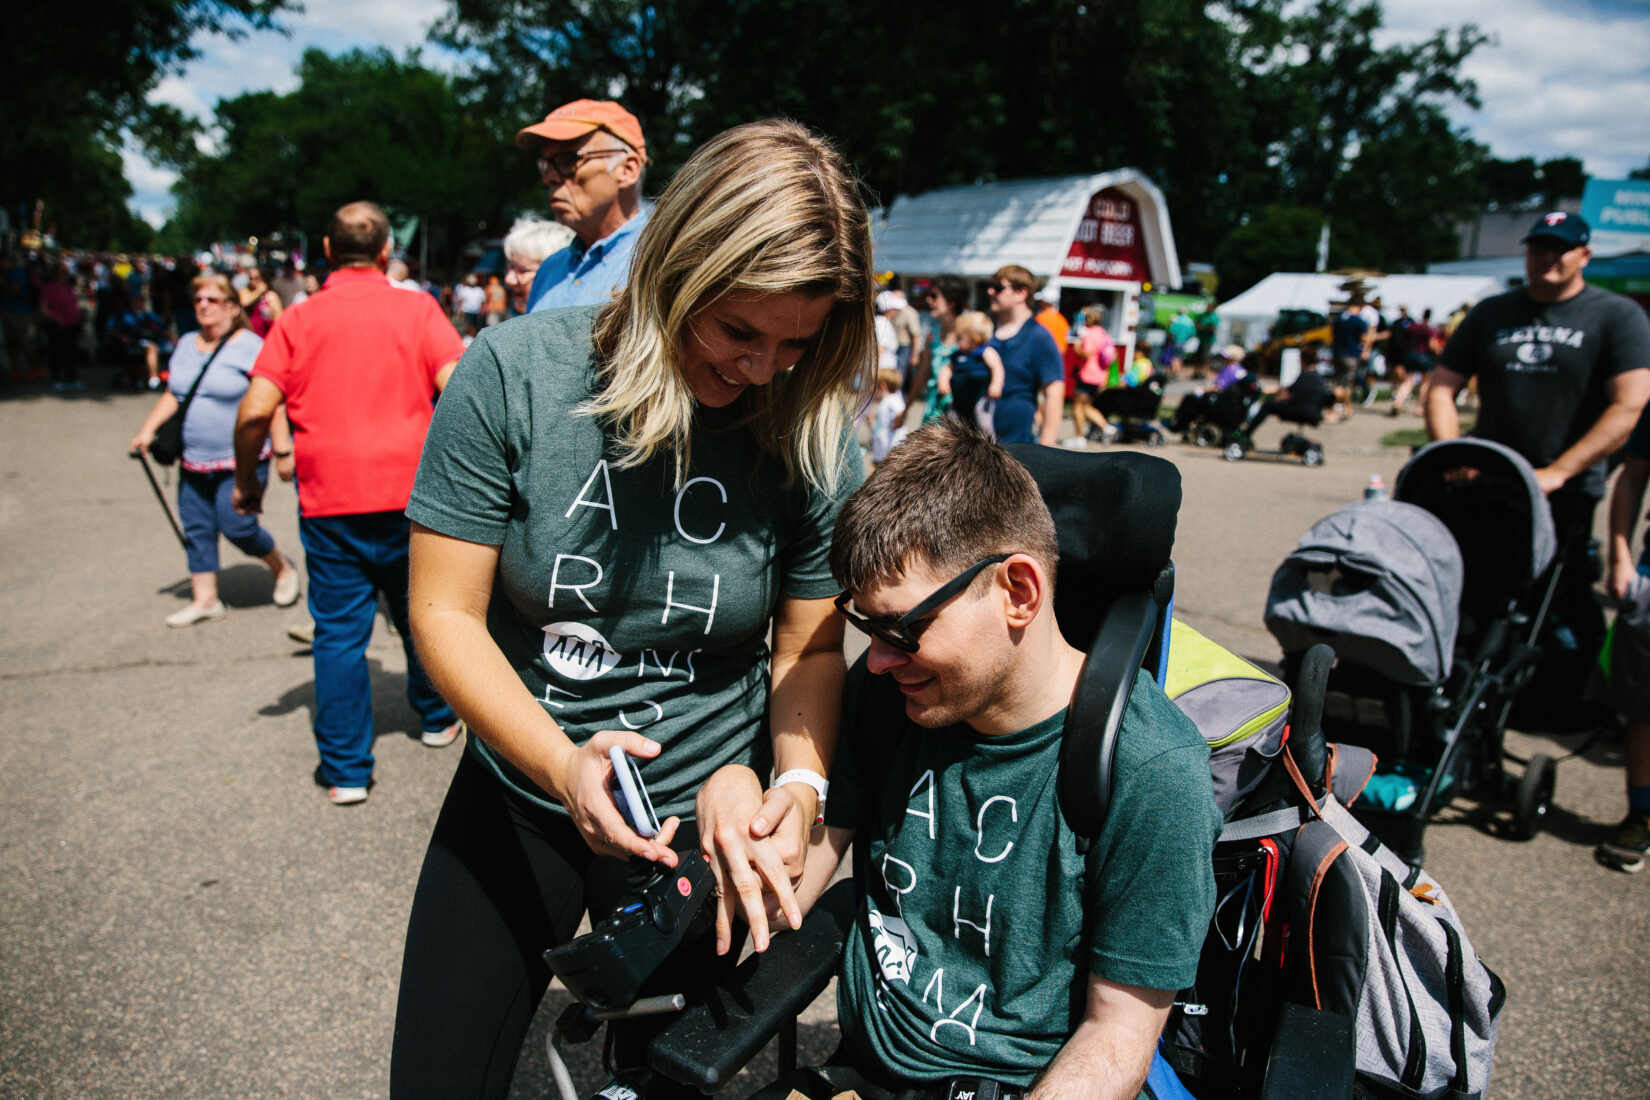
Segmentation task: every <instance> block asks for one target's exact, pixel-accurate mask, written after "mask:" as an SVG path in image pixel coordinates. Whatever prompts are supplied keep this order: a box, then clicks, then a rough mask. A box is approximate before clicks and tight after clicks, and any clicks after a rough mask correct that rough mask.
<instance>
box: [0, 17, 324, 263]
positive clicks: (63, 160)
mask: <svg viewBox="0 0 1650 1100" xmlns="http://www.w3.org/2000/svg"><path fill="white" fill-rule="evenodd" d="M294 6H295V5H294V3H293V0H97V2H94V3H92V4H91V5H90V6H89V7H81V8H77V9H74V10H72V11H65V10H59V9H57V8H55V7H53V6H51V5H49V4H23V5H19V6H18V7H17V8H16V9H15V10H12V11H11V12H10V14H9V15H8V16H7V33H6V34H5V35H4V36H3V37H0V73H4V77H3V79H4V81H5V101H6V106H7V119H6V125H5V126H4V127H0V164H4V165H5V166H6V171H5V173H4V176H3V177H0V202H3V203H4V204H5V207H6V208H7V209H8V210H10V211H12V212H13V213H18V212H21V211H24V210H28V209H32V207H33V205H34V203H35V202H37V201H41V202H44V204H45V219H46V224H48V225H50V224H54V223H55V224H56V225H57V227H58V231H59V235H60V237H61V239H64V240H66V241H68V242H69V243H71V244H85V245H89V246H92V247H101V246H110V245H127V246H137V245H141V244H143V243H145V241H144V240H143V239H142V238H144V237H145V235H146V233H147V230H146V228H140V225H141V223H140V222H139V221H138V220H137V219H136V218H134V217H132V216H131V214H130V212H129V211H128V210H127V209H126V202H127V200H128V199H129V198H130V196H131V189H130V186H129V185H128V184H127V182H126V180H125V176H124V173H123V172H122V170H121V166H120V157H119V150H120V148H121V146H122V144H123V143H124V142H125V141H126V140H127V139H128V138H130V139H131V140H132V141H133V142H135V143H137V144H139V145H142V146H144V147H145V148H146V149H147V150H148V151H149V152H150V153H151V155H153V156H155V157H156V158H157V159H159V160H161V161H163V162H170V163H174V164H175V163H177V162H178V161H179V160H180V159H183V158H186V157H187V156H188V155H189V153H190V151H191V149H192V144H193V143H192V138H193V127H192V126H191V124H190V123H189V122H188V120H186V119H184V118H183V116H182V115H180V114H179V113H178V112H177V111H176V110H173V109H171V108H167V107H163V106H156V105H151V104H150V103H148V102H147V96H148V94H149V92H150V91H152V90H153V89H154V87H155V85H156V84H157V83H159V81H160V79H161V77H162V76H164V75H165V74H166V73H167V72H173V71H177V70H179V69H180V68H181V67H182V65H183V64H184V63H186V62H187V61H189V60H191V59H192V58H194V57H195V56H197V54H198V48H197V47H196V46H195V45H194V44H193V41H194V39H195V36H196V35H199V34H212V33H216V34H222V35H226V36H228V37H230V38H238V37H242V36H244V35H245V34H246V33H247V32H248V31H249V30H252V29H267V28H272V27H275V26H276V22H275V20H276V17H277V16H278V15H279V13H280V12H281V11H283V10H284V9H288V8H291V7H294Z"/></svg>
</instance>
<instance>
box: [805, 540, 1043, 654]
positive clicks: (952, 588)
mask: <svg viewBox="0 0 1650 1100" xmlns="http://www.w3.org/2000/svg"><path fill="white" fill-rule="evenodd" d="M1012 556H1013V555H1011V554H996V555H994V556H992V557H989V558H986V559H985V560H984V561H979V562H975V563H974V564H973V565H970V566H969V567H968V568H967V569H964V570H963V571H962V572H961V573H958V574H957V575H956V576H955V577H952V578H951V579H950V580H948V581H946V582H945V583H944V584H942V585H940V586H939V587H938V588H936V589H934V591H933V593H932V594H931V595H929V596H928V598H927V599H925V600H923V601H922V602H921V603H919V604H917V606H915V607H913V608H912V609H911V610H909V611H907V612H906V613H905V614H903V615H901V616H900V617H899V618H897V619H870V618H866V617H865V616H864V615H861V614H860V613H859V612H857V611H850V610H849V609H848V602H849V600H850V598H851V596H850V594H849V593H847V592H844V593H843V594H842V595H840V596H838V597H837V598H836V609H837V610H838V611H840V612H842V617H843V618H844V619H847V620H848V621H849V622H851V623H853V624H854V625H855V626H857V627H858V628H859V629H861V630H863V631H865V633H867V634H869V635H871V637H873V638H877V639H879V640H881V641H884V642H887V643H888V644H889V645H891V646H893V647H894V648H895V649H898V650H900V651H902V652H905V653H915V652H916V651H917V645H918V643H919V639H920V638H921V637H922V632H923V630H924V629H926V628H927V626H928V624H927V623H925V622H921V621H920V620H921V619H924V618H926V617H927V616H929V615H932V614H933V613H934V612H935V611H937V610H939V607H940V605H941V604H943V603H945V602H946V601H947V600H949V599H951V597H953V596H955V595H956V594H957V593H958V592H961V591H962V590H963V589H964V588H967V587H968V585H969V583H970V582H971V581H973V579H974V578H975V577H976V576H978V575H979V573H980V570H982V569H984V568H985V567H986V566H988V565H996V564H997V563H998V562H1001V561H1007V560H1008V559H1009V558H1010V557H1012Z"/></svg>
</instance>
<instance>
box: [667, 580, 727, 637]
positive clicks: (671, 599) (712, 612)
mask: <svg viewBox="0 0 1650 1100" xmlns="http://www.w3.org/2000/svg"><path fill="white" fill-rule="evenodd" d="M721 591H722V574H720V573H714V574H712V575H711V585H710V606H709V607H696V606H695V605H693V604H690V603H677V602H676V598H675V596H676V570H674V569H672V570H671V571H670V572H669V573H667V574H666V575H665V613H664V614H663V615H661V616H659V625H660V626H664V625H665V624H667V623H669V622H670V609H671V608H673V607H679V608H681V609H682V610H683V611H697V612H699V613H700V614H702V615H704V616H705V633H706V634H709V633H710V628H711V624H712V623H714V622H715V621H716V601H717V598H718V597H719V596H720V594H721Z"/></svg>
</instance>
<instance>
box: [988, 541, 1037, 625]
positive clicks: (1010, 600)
mask: <svg viewBox="0 0 1650 1100" xmlns="http://www.w3.org/2000/svg"><path fill="white" fill-rule="evenodd" d="M997 576H998V583H999V584H1001V585H1002V586H1003V590H1004V595H1005V597H1006V599H1007V604H1008V608H1007V610H1008V625H1009V626H1010V627H1011V628H1014V629H1022V628H1024V627H1027V626H1030V625H1031V622H1032V620H1033V619H1035V618H1037V615H1038V613H1040V612H1041V611H1042V609H1043V604H1044V603H1045V602H1047V600H1048V595H1049V592H1048V578H1047V577H1045V576H1044V575H1043V570H1042V567H1041V566H1039V565H1038V564H1037V561H1036V559H1035V558H1033V557H1031V556H1030V555H1028V554H1015V555H1014V556H1012V557H1010V558H1009V559H1008V560H1007V561H1005V562H1003V564H1002V568H1001V570H999V572H998V574H997Z"/></svg>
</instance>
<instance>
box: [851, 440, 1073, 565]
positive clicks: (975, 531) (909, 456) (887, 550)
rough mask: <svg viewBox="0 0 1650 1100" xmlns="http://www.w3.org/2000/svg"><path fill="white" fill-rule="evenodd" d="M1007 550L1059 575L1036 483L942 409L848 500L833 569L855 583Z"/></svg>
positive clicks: (965, 561) (1004, 453) (1056, 551)
mask: <svg viewBox="0 0 1650 1100" xmlns="http://www.w3.org/2000/svg"><path fill="white" fill-rule="evenodd" d="M1011 553H1023V554H1029V555H1031V556H1032V557H1033V558H1036V559H1037V561H1038V562H1039V563H1040V564H1041V565H1042V566H1043V568H1044V570H1045V571H1046V572H1047V574H1048V577H1049V582H1050V584H1052V583H1053V579H1054V571H1055V568H1056V567H1057V566H1058V565H1059V563H1060V551H1059V546H1058V544H1057V542H1056V540H1055V534H1054V520H1053V519H1052V518H1051V517H1050V516H1049V512H1048V506H1047V505H1045V504H1044V503H1043V497H1042V494H1041V493H1040V492H1038V489H1037V483H1036V482H1035V481H1033V480H1032V477H1031V474H1030V472H1028V471H1027V470H1026V468H1025V467H1024V466H1022V465H1020V464H1019V463H1018V462H1016V461H1015V460H1014V459H1013V457H1012V456H1010V455H1009V453H1008V452H1007V451H1005V450H1003V449H1002V448H1001V447H999V446H997V445H996V444H995V443H993V442H992V441H991V440H990V439H988V438H987V437H986V436H985V435H983V434H982V433H981V432H979V431H978V430H977V429H975V428H972V427H968V426H966V425H964V424H962V423H960V422H958V421H955V420H950V419H945V420H938V421H935V422H934V423H932V424H925V425H923V426H922V427H921V428H919V429H917V430H916V431H914V432H912V433H911V434H910V435H909V436H907V437H906V438H905V442H903V443H901V444H900V445H899V446H898V447H895V448H894V449H893V450H891V451H889V452H888V457H887V459H886V460H885V461H884V462H883V463H882V465H881V466H878V467H877V470H876V472H875V473H873V474H872V475H871V476H870V477H869V478H867V479H866V481H865V484H864V485H861V486H860V487H859V490H858V491H857V492H855V493H854V495H853V496H851V497H849V498H848V502H847V503H846V504H844V505H843V506H842V512H841V513H840V514H839V515H838V516H837V521H836V532H835V536H834V538H833V539H832V541H831V572H832V573H833V574H834V575H835V576H836V580H837V583H838V584H840V585H842V586H843V588H845V589H847V590H848V591H850V592H857V591H862V590H863V589H865V588H866V587H867V586H869V585H872V584H877V583H882V584H889V583H896V582H897V581H898V579H899V578H900V577H901V576H903V575H904V573H905V571H906V569H908V568H909V567H910V566H911V564H912V563H913V562H914V561H921V562H923V563H925V564H927V565H929V566H931V567H933V569H934V570H935V571H937V572H942V573H943V572H947V571H955V572H961V571H962V570H964V569H966V568H968V567H969V566H970V565H973V564H974V563H975V562H977V561H980V560H981V559H982V558H989V557H991V556H992V555H993V554H1011Z"/></svg>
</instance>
